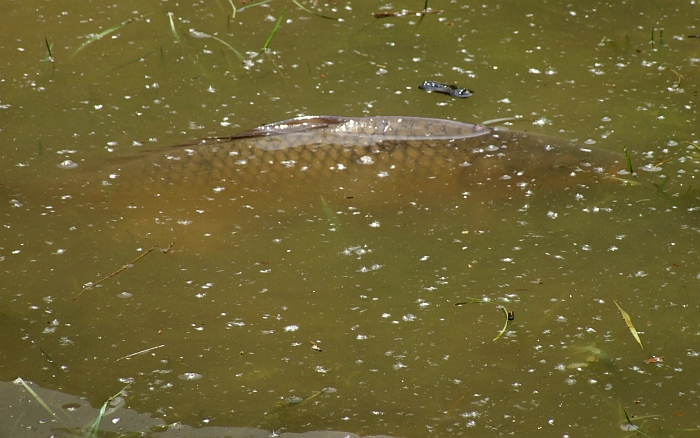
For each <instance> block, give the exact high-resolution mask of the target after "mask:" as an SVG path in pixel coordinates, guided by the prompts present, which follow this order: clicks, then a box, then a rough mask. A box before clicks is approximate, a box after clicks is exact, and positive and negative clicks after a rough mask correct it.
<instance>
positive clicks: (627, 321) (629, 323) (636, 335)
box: [613, 300, 644, 350]
mask: <svg viewBox="0 0 700 438" xmlns="http://www.w3.org/2000/svg"><path fill="white" fill-rule="evenodd" d="M613 303H615V305H616V306H617V308H618V309H619V310H620V313H621V314H622V319H624V320H625V324H627V328H629V329H630V332H632V336H634V339H635V340H636V341H637V343H638V344H639V346H640V347H642V350H644V346H643V345H642V340H641V339H639V333H637V329H636V328H634V324H632V320H631V319H630V316H629V315H628V314H627V312H625V311H624V310H622V307H620V305H619V304H617V301H615V300H613Z"/></svg>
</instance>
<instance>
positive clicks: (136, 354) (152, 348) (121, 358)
mask: <svg viewBox="0 0 700 438" xmlns="http://www.w3.org/2000/svg"><path fill="white" fill-rule="evenodd" d="M161 347H165V344H161V345H158V346H157V347H151V348H146V349H145V350H141V351H137V352H136V353H131V354H127V355H126V356H124V357H120V358H119V359H117V360H115V362H119V361H120V360H124V359H129V358H130V357H134V356H138V355H139V354H144V353H148V352H149V351H151V350H156V349H158V348H161Z"/></svg>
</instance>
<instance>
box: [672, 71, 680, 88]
mask: <svg viewBox="0 0 700 438" xmlns="http://www.w3.org/2000/svg"><path fill="white" fill-rule="evenodd" d="M671 71H672V72H674V73H675V74H676V76H678V81H677V82H676V83H675V84H673V88H680V86H681V80H683V75H682V74H680V73H678V72H677V71H675V70H673V69H671Z"/></svg>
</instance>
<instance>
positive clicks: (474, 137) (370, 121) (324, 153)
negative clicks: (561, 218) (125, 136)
mask: <svg viewBox="0 0 700 438" xmlns="http://www.w3.org/2000/svg"><path fill="white" fill-rule="evenodd" d="M619 163H620V157H618V156H617V155H615V154H610V153H605V152H601V151H593V150H589V149H585V148H581V147H580V146H578V145H576V144H575V143H573V142H570V141H567V140H560V139H552V138H548V137H543V136H538V135H533V134H529V133H525V132H513V131H504V130H497V129H493V128H489V127H485V126H482V125H474V124H468V123H461V122H456V121H451V120H441V119H429V118H419V117H397V116H393V117H392V116H386V117H362V118H353V117H332V116H321V117H302V118H296V119H291V120H286V121H282V122H278V123H273V124H268V125H263V126H260V127H258V128H255V129H252V130H250V131H245V132H243V133H240V134H236V135H233V136H229V137H220V138H209V139H204V140H200V141H197V142H193V143H188V144H184V145H178V146H172V147H167V148H163V149H159V150H155V151H146V152H144V153H140V154H134V155H132V156H129V157H126V158H123V159H119V160H116V161H115V162H114V163H113V166H108V168H106V169H104V170H103V172H102V175H106V174H109V176H110V179H105V181H104V185H107V186H109V185H116V186H132V187H133V186H135V187H138V188H139V190H141V191H146V192H148V191H150V190H155V191H160V190H161V189H162V187H170V188H173V189H177V188H184V187H189V186H197V187H201V188H202V189H203V190H206V189H207V187H208V188H210V189H214V188H218V189H219V190H224V189H228V188H235V187H236V186H237V187H238V188H240V189H244V190H262V191H275V190H276V191H278V192H280V193H282V192H289V191H292V192H298V191H299V190H302V191H311V192H314V194H315V195H323V194H324V193H327V192H328V191H336V192H337V191H342V192H343V195H344V196H346V197H348V196H352V197H355V196H357V197H362V196H366V195H368V194H369V193H376V192H377V191H379V192H382V191H386V192H387V193H391V194H393V195H396V193H397V192H402V191H405V192H412V193H418V192H423V191H426V192H430V191H434V190H438V191H445V192H459V191H465V190H472V189H475V188H478V187H486V189H485V190H488V187H501V188H502V189H511V190H513V191H517V190H520V191H527V190H534V189H536V188H546V189H555V188H557V187H565V186H573V185H576V184H578V183H583V182H586V183H588V182H593V181H598V180H602V179H604V178H606V177H607V176H609V175H612V174H613V173H614V172H615V171H617V169H618V168H619V167H620V166H619ZM115 167H116V169H115ZM316 199H318V196H316ZM327 199H328V198H327Z"/></svg>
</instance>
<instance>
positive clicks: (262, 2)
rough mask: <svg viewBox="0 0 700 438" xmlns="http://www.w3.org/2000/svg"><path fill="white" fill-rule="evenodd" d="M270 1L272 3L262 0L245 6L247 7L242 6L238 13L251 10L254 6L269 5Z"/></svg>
mask: <svg viewBox="0 0 700 438" xmlns="http://www.w3.org/2000/svg"><path fill="white" fill-rule="evenodd" d="M271 1H272V0H262V1H260V2H255V3H251V4H249V5H247V6H242V7H240V8H238V12H243V11H245V10H246V9H248V8H252V7H254V6H261V5H264V4H266V3H270V2H271Z"/></svg>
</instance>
